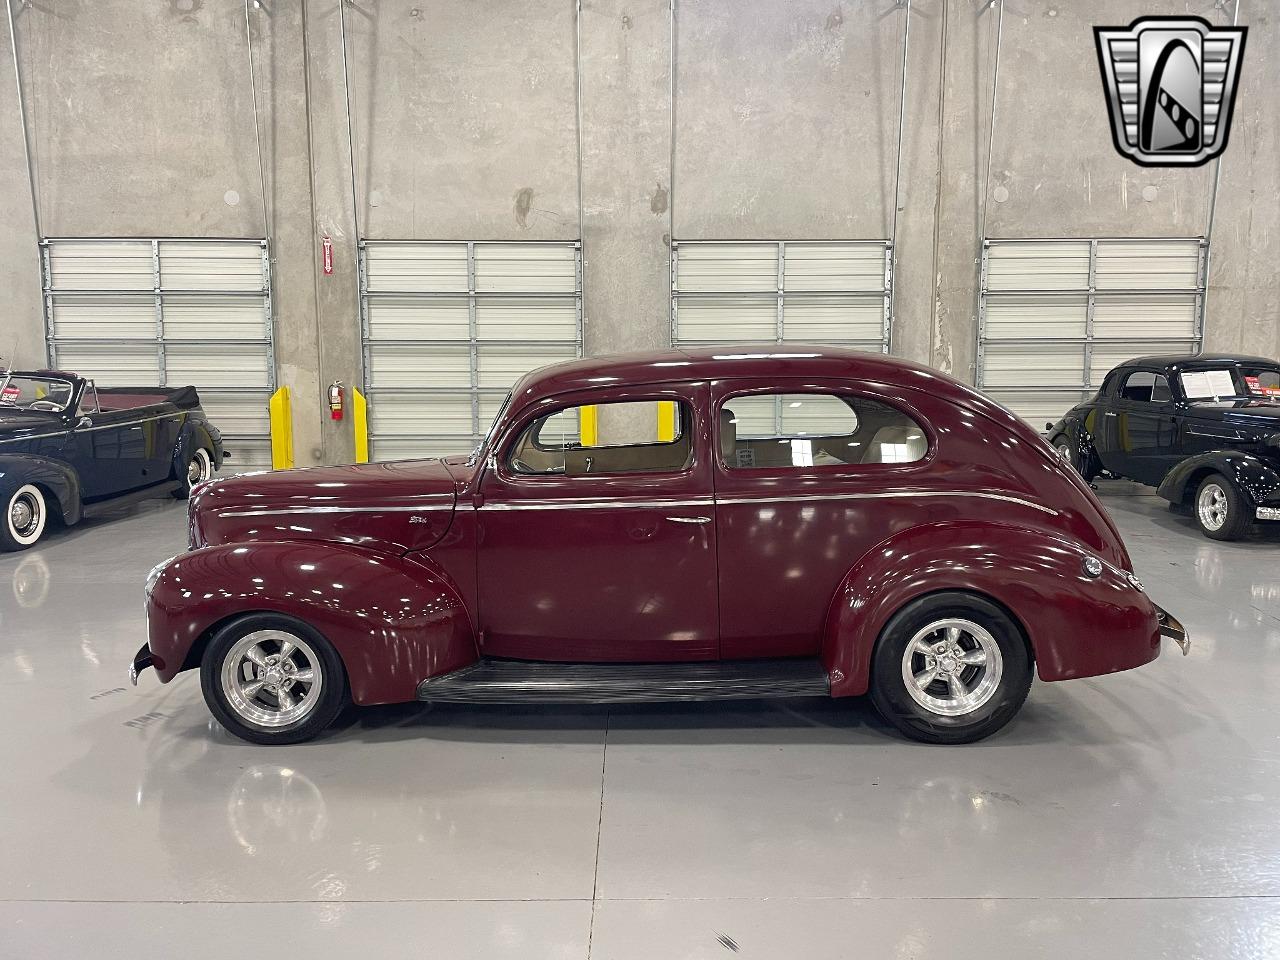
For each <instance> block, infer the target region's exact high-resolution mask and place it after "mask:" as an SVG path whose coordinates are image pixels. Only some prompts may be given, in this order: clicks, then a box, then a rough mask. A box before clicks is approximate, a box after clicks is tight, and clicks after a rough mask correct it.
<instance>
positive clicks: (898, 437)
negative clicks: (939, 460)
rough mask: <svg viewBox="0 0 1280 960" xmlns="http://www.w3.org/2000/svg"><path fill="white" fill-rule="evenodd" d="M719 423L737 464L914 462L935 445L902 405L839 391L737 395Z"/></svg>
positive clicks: (725, 450)
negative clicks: (835, 392)
mask: <svg viewBox="0 0 1280 960" xmlns="http://www.w3.org/2000/svg"><path fill="white" fill-rule="evenodd" d="M719 429H720V441H719V442H720V453H721V457H722V458H723V460H724V463H725V465H726V466H728V467H730V468H737V469H744V468H745V469H751V468H762V467H824V466H831V467H847V466H855V465H856V466H862V465H871V464H876V465H880V464H889V463H913V462H915V461H917V460H921V459H923V458H924V456H925V454H926V453H927V452H928V449H929V444H928V440H927V439H926V437H925V432H924V429H923V428H922V427H921V426H920V424H918V423H917V422H916V421H915V420H913V419H912V418H911V417H909V416H907V415H906V414H905V413H903V412H902V411H901V410H898V409H896V408H894V407H890V406H888V405H886V404H883V403H879V402H878V401H875V400H868V399H866V398H863V397H848V396H835V395H833V394H822V393H773V394H753V395H751V396H744V397H733V398H731V399H729V400H726V401H725V403H724V405H723V406H722V407H721V410H720V424H719Z"/></svg>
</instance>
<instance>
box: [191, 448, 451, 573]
mask: <svg viewBox="0 0 1280 960" xmlns="http://www.w3.org/2000/svg"><path fill="white" fill-rule="evenodd" d="M456 487H457V485H456V483H455V482H454V479H453V477H452V476H451V475H450V473H449V471H448V470H447V469H446V468H445V466H444V464H443V463H441V462H440V461H439V460H407V461H400V462H396V463H366V464H356V465H351V466H343V467H310V468H306V469H301V470H279V471H273V472H268V473H248V474H244V475H242V476H238V477H229V478H227V479H225V480H215V481H212V482H210V483H205V484H202V485H201V486H199V487H198V488H197V489H196V491H195V493H194V494H193V495H192V498H191V504H190V508H189V510H190V513H189V516H190V526H191V537H190V539H191V546H193V547H202V546H209V545H212V544H219V543H232V542H236V543H242V542H244V543H249V542H253V541H259V540H327V541H332V542H337V543H347V544H358V545H365V546H370V547H376V548H377V549H379V550H388V551H394V552H398V553H407V552H409V551H413V550H424V549H426V548H427V547H429V546H431V545H432V544H434V543H435V542H436V541H438V540H439V539H440V538H441V537H442V536H444V534H445V531H447V530H448V529H449V525H450V523H451V522H452V519H453V511H454V506H455V504H456V502H457V489H456Z"/></svg>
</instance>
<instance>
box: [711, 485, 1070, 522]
mask: <svg viewBox="0 0 1280 960" xmlns="http://www.w3.org/2000/svg"><path fill="white" fill-rule="evenodd" d="M912 497H981V498H983V499H985V500H1001V501H1004V502H1005V503H1016V504H1018V505H1019V506H1023V507H1030V508H1031V509H1033V510H1039V511H1041V512H1042V513H1047V514H1049V515H1050V516H1051V517H1056V516H1057V515H1058V511H1057V510H1054V509H1052V508H1051V507H1046V506H1045V505H1044V504H1042V503H1035V502H1033V501H1031V500H1024V499H1022V498H1021V497H1013V496H1009V495H1008V494H1004V493H984V492H980V491H968V490H893V491H884V492H881V493H832V494H827V493H816V494H803V493H798V494H793V495H792V496H788V497H726V498H724V499H721V500H718V501H716V502H717V503H721V504H729V503H732V504H747V505H750V504H756V503H796V502H798V501H812V500H902V499H910V498H912Z"/></svg>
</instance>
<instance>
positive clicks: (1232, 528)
mask: <svg viewBox="0 0 1280 960" xmlns="http://www.w3.org/2000/svg"><path fill="white" fill-rule="evenodd" d="M1047 429H1048V432H1049V439H1050V442H1052V443H1053V445H1054V447H1056V448H1057V450H1058V453H1059V454H1061V456H1062V457H1063V459H1065V460H1068V461H1070V462H1071V463H1073V464H1075V466H1076V467H1077V469H1079V471H1080V472H1081V473H1082V474H1084V476H1085V479H1089V480H1091V479H1093V478H1094V477H1096V476H1099V475H1105V476H1111V477H1126V478H1128V479H1130V480H1136V481H1138V482H1139V483H1145V484H1149V485H1151V486H1153V487H1158V488H1159V494H1160V496H1162V497H1164V498H1165V499H1166V500H1168V501H1169V502H1170V503H1171V504H1174V505H1175V506H1190V507H1192V508H1193V512H1194V515H1195V519H1196V522H1197V523H1198V524H1199V525H1200V529H1201V530H1202V531H1203V532H1204V534H1205V536H1207V537H1212V538H1213V539H1215V540H1234V539H1237V538H1238V537H1240V536H1241V535H1243V534H1244V533H1245V531H1246V530H1248V528H1249V527H1250V526H1251V525H1252V524H1253V523H1254V521H1256V520H1280V363H1277V362H1276V361H1274V360H1267V359H1264V358H1262V357H1240V356H1233V355H1229V354H1211V353H1205V354H1200V355H1198V356H1169V357H1139V358H1137V359H1136V360H1130V361H1128V362H1126V363H1123V364H1121V365H1120V366H1118V367H1116V368H1115V369H1114V370H1112V371H1111V372H1110V373H1109V374H1107V378H1106V380H1105V381H1103V384H1102V388H1101V389H1100V390H1099V391H1098V394H1097V396H1095V397H1094V398H1093V399H1092V400H1088V401H1086V402H1084V403H1081V404H1079V405H1078V406H1075V407H1073V408H1072V409H1071V410H1070V411H1068V413H1067V415H1066V416H1064V417H1063V418H1062V419H1061V420H1059V421H1058V422H1057V423H1050V424H1047Z"/></svg>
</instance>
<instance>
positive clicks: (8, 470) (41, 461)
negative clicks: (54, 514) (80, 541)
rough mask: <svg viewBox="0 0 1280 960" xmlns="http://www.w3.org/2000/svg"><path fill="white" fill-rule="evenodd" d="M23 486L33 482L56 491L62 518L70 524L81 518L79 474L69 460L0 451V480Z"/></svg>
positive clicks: (54, 493)
mask: <svg viewBox="0 0 1280 960" xmlns="http://www.w3.org/2000/svg"><path fill="white" fill-rule="evenodd" d="M6 481H8V482H10V483H14V484H16V485H17V486H22V485H23V484H26V483H34V484H35V485H36V486H38V487H41V488H43V489H44V490H47V491H48V492H49V493H51V494H53V496H54V497H55V498H57V501H58V510H59V512H60V513H61V514H62V522H63V523H65V524H66V525H67V526H71V525H72V524H74V523H79V522H80V476H79V474H77V473H76V471H75V468H73V467H72V466H71V465H70V464H69V463H64V462H63V461H61V460H50V459H48V458H47V457H37V456H33V455H32V454H28V453H7V454H3V455H0V483H3V482H6Z"/></svg>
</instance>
